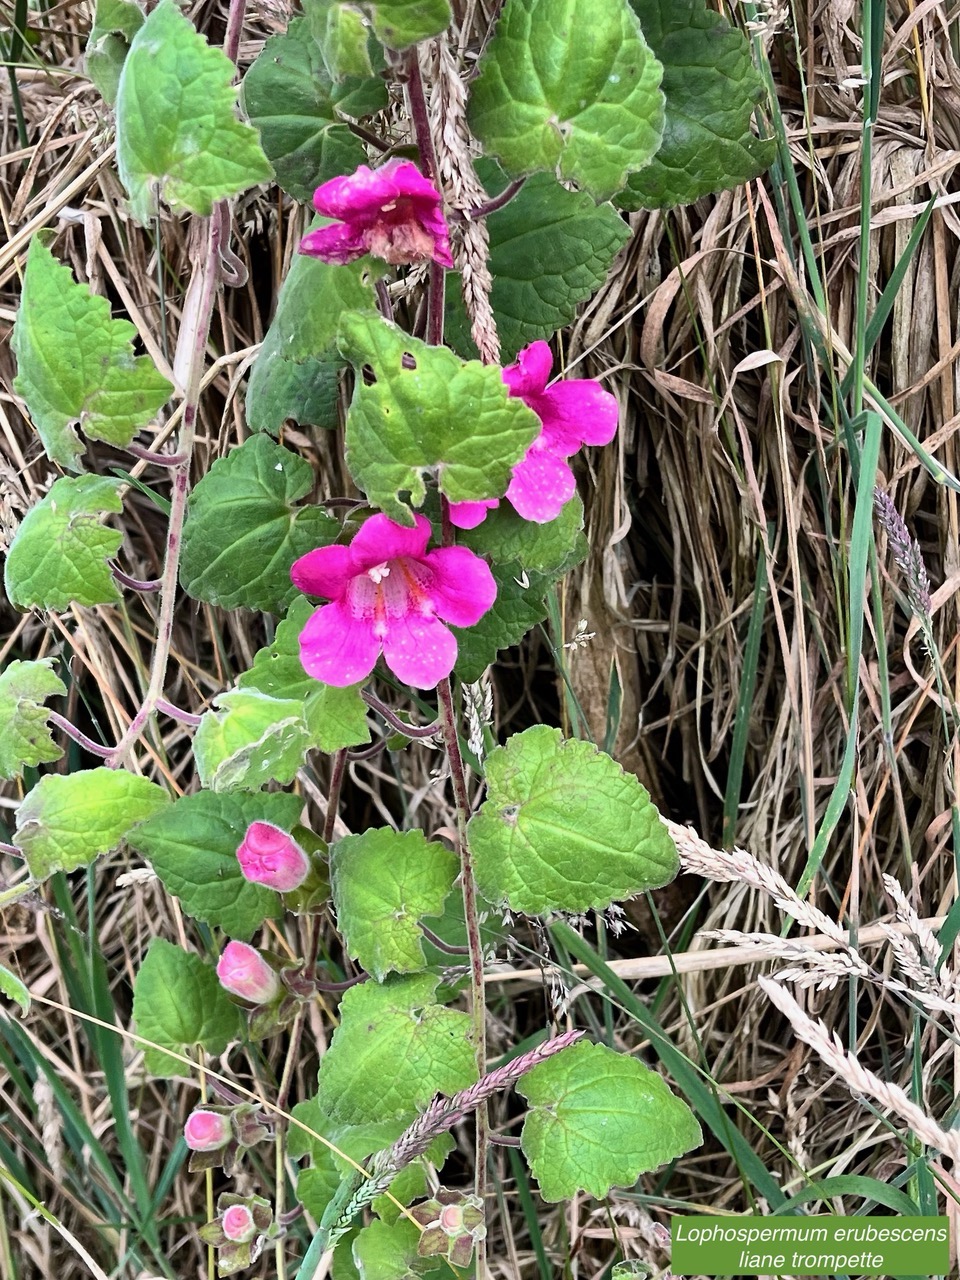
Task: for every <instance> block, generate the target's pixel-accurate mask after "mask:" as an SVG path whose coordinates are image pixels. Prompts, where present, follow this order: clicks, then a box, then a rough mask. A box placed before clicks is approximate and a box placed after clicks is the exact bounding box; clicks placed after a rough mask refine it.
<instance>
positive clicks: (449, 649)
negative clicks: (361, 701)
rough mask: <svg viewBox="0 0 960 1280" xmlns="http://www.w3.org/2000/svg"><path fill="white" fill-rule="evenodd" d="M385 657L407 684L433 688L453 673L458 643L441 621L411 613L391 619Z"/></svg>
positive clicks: (415, 686) (384, 639) (386, 636)
mask: <svg viewBox="0 0 960 1280" xmlns="http://www.w3.org/2000/svg"><path fill="white" fill-rule="evenodd" d="M383 656H384V660H385V661H386V664H387V666H388V667H389V668H390V670H391V671H392V672H393V674H394V675H395V676H396V677H397V679H398V680H402V681H403V683H404V684H412V685H413V687H414V688H415V689H433V688H435V687H436V685H437V684H438V683H439V682H440V681H441V680H442V679H443V678H444V676H448V675H449V674H450V672H451V671H452V670H453V664H454V663H455V662H456V660H457V642H456V640H455V639H454V638H453V636H452V635H451V634H450V632H449V631H448V630H447V628H446V627H445V626H444V625H443V623H442V622H440V621H438V619H436V618H428V617H424V616H423V615H422V614H416V613H412V612H411V613H408V614H407V615H406V616H405V617H402V618H391V619H390V623H389V626H388V628H387V634H386V635H385V636H384V637H383ZM348 683H349V682H348Z"/></svg>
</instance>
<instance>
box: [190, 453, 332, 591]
mask: <svg viewBox="0 0 960 1280" xmlns="http://www.w3.org/2000/svg"><path fill="white" fill-rule="evenodd" d="M312 487H313V468H312V467H311V466H310V464H309V462H307V461H306V459H304V458H301V457H299V456H298V455H297V454H295V453H291V452H290V450H289V449H284V448H283V447H282V446H281V445H279V444H277V443H276V442H275V441H273V440H271V439H270V437H269V436H265V435H256V436H251V437H250V439H249V440H246V441H244V443H243V444H242V445H240V446H239V448H236V449H233V450H231V452H230V453H228V454H227V455H226V457H224V458H220V459H219V460H218V461H217V462H215V463H214V464H213V466H212V467H211V468H210V470H209V471H208V472H207V474H206V475H205V476H204V478H203V479H202V480H201V481H200V483H199V484H198V485H197V486H196V488H195V489H194V491H193V493H192V494H191V495H190V500H189V505H188V509H187V519H186V523H185V526H184V531H183V555H182V558H181V562H180V581H181V582H182V584H183V588H184V590H185V591H186V592H187V594H188V595H191V596H193V598H194V599H195V600H205V601H207V602H208V603H209V604H219V605H222V606H223V607H224V608H225V609H236V608H239V607H243V608H246V609H263V610H267V611H269V612H271V613H283V611H284V609H285V608H286V606H287V604H288V603H289V602H290V601H291V600H292V599H293V598H294V597H295V596H296V594H297V591H296V588H295V587H294V586H293V584H292V583H291V581H290V566H291V565H292V564H293V562H294V560H296V559H298V558H299V557H300V556H302V555H305V554H306V552H308V551H312V550H313V549H314V547H321V546H326V545H327V543H329V542H334V541H335V540H336V538H337V535H338V534H339V532H340V526H339V525H338V524H337V522H336V521H335V520H331V519H330V517H329V516H328V515H327V514H326V512H325V511H323V510H322V509H321V508H320V507H314V506H306V507H297V506H295V505H294V504H295V503H296V501H297V500H298V499H299V498H303V497H304V496H305V495H306V494H307V493H309V491H310V489H311V488H312Z"/></svg>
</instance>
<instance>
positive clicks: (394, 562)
mask: <svg viewBox="0 0 960 1280" xmlns="http://www.w3.org/2000/svg"><path fill="white" fill-rule="evenodd" d="M430 532H431V530H430V521H429V520H427V518H426V517H425V516H420V515H418V516H417V517H416V523H415V525H414V527H413V528H412V529H407V528H405V527H404V526H403V525H399V524H395V523H394V521H392V520H391V519H390V518H389V517H388V516H385V515H375V516H371V517H370V519H369V520H367V521H366V522H365V523H364V524H363V526H362V527H361V528H360V530H359V532H358V533H357V534H356V535H355V536H354V539H353V541H352V542H351V544H350V545H349V546H348V547H345V546H332V547H318V548H317V550H316V551H310V552H308V553H307V554H306V555H305V556H301V557H300V559H299V560H297V561H296V562H295V563H294V565H293V568H292V569H291V571H290V577H291V578H292V580H293V583H294V585H295V586H296V587H298V588H299V589H300V590H301V591H303V592H305V593H306V594H307V595H313V596H326V598H327V599H328V600H329V601H330V603H329V604H325V605H323V606H322V607H321V608H319V609H317V610H316V612H315V613H313V614H312V615H311V617H310V618H309V620H308V621H307V625H306V626H305V627H304V629H303V631H302V632H301V633H300V661H301V662H302V663H303V667H304V670H305V671H306V672H307V673H308V674H309V675H311V676H314V677H316V679H318V680H322V681H323V682H324V683H325V684H330V685H335V686H337V687H340V688H343V687H345V686H347V685H351V684H356V683H357V681H359V680H364V679H366V677H367V676H368V675H369V674H370V672H371V671H372V670H373V668H374V666H375V665H376V662H377V659H378V658H379V656H380V654H381V653H382V654H383V657H384V659H385V661H386V664H387V666H388V667H389V668H390V670H391V671H392V672H393V673H394V675H395V676H397V678H398V679H399V680H402V681H403V683H404V684H410V685H413V686H415V687H416V688H418V689H432V688H434V687H435V685H436V684H437V683H438V682H439V681H440V680H443V679H444V677H446V676H448V675H449V674H450V672H451V671H452V670H453V665H454V663H455V662H456V660H457V642H456V639H455V638H454V636H453V634H452V633H451V632H450V631H449V630H448V628H447V627H446V626H444V623H450V624H452V625H453V626H455V627H472V626H473V625H474V624H475V623H476V622H479V621H480V619H481V618H482V617H483V615H484V614H485V613H486V612H487V610H488V609H489V608H490V606H491V605H492V604H493V602H494V600H495V599H496V595H497V584H496V582H495V581H494V578H493V574H492V573H491V572H490V569H489V568H488V566H487V565H486V563H485V562H484V561H483V560H481V559H480V557H479V556H478V555H476V554H475V553H474V552H473V551H470V550H469V549H468V548H467V547H438V548H436V549H434V550H432V551H428V550H427V543H428V542H429V540H430Z"/></svg>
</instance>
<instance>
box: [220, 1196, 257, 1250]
mask: <svg viewBox="0 0 960 1280" xmlns="http://www.w3.org/2000/svg"><path fill="white" fill-rule="evenodd" d="M220 1225H221V1227H222V1228H223V1234H224V1235H225V1236H226V1237H227V1239H228V1240H233V1241H234V1243H235V1244H246V1243H247V1241H248V1240H252V1239H253V1237H254V1236H255V1235H256V1234H257V1224H256V1223H255V1222H254V1220H253V1214H252V1213H251V1212H250V1210H249V1209H248V1208H247V1206H246V1205H245V1204H232V1205H231V1206H230V1208H229V1209H225V1210H224V1212H223V1217H222V1218H221V1219H220Z"/></svg>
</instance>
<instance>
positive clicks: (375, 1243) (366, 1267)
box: [353, 1218, 454, 1280]
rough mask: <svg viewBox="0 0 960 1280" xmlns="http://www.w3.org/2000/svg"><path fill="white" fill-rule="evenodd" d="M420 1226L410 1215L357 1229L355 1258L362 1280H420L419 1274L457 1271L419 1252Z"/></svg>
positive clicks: (354, 1248) (354, 1242)
mask: <svg viewBox="0 0 960 1280" xmlns="http://www.w3.org/2000/svg"><path fill="white" fill-rule="evenodd" d="M419 1243H420V1228H419V1227H418V1226H417V1224H416V1223H415V1222H411V1221H410V1219H409V1218H401V1219H400V1220H399V1221H398V1222H395V1223H392V1224H388V1223H386V1222H378V1221H376V1220H374V1221H373V1222H371V1223H370V1225H369V1226H368V1227H363V1228H362V1229H361V1230H360V1231H358V1232H357V1235H356V1237H355V1239H354V1241H353V1260H354V1262H355V1263H356V1264H357V1270H358V1271H359V1272H360V1280H418V1277H420V1276H426V1275H437V1276H439V1275H444V1274H445V1275H447V1276H451V1275H453V1274H454V1273H453V1272H452V1270H451V1268H450V1267H449V1266H447V1265H446V1264H445V1263H443V1262H441V1260H440V1259H439V1258H421V1257H420V1256H419V1255H418V1253H417V1246H418V1244H419Z"/></svg>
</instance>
